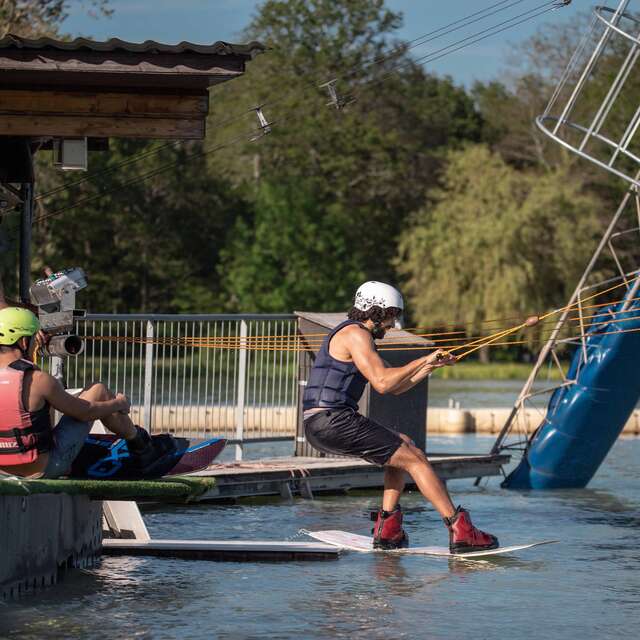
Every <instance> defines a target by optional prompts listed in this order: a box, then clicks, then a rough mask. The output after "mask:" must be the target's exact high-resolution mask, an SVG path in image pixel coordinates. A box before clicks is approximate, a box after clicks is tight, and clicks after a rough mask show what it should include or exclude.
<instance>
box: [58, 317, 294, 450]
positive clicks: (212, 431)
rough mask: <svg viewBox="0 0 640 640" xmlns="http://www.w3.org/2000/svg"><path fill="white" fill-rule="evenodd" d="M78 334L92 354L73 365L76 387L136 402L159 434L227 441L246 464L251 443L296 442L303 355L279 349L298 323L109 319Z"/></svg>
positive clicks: (137, 411)
mask: <svg viewBox="0 0 640 640" xmlns="http://www.w3.org/2000/svg"><path fill="white" fill-rule="evenodd" d="M77 333H78V335H80V336H82V337H85V338H86V343H85V350H84V352H83V353H82V354H81V355H80V356H77V357H75V358H69V359H68V360H67V361H66V363H65V373H66V382H67V385H68V386H69V387H70V388H77V387H83V386H85V385H87V384H89V383H90V382H92V381H97V380H100V381H102V382H104V383H105V384H107V385H108V386H109V388H111V389H112V390H114V391H117V392H121V393H124V394H126V395H127V396H128V397H129V399H130V400H131V404H132V412H131V414H132V418H133V420H134V421H135V422H137V423H138V424H141V425H144V426H145V427H146V428H148V429H149V430H150V431H151V432H152V433H160V432H162V433H166V432H170V433H173V434H176V435H181V436H185V437H190V438H209V437H212V436H215V435H221V436H224V437H227V438H230V439H231V440H233V441H235V442H236V458H238V459H240V458H241V457H242V444H243V443H245V442H248V441H266V440H272V439H282V438H293V437H294V436H295V430H296V410H297V400H298V398H297V394H298V382H297V374H298V351H297V350H296V349H292V348H288V349H276V348H274V345H276V344H278V345H280V344H286V345H291V344H292V343H293V341H294V340H295V335H296V321H295V316H293V315H272V314H270V315H219V314H215V315H142V314H140V315H139V314H135V315H110V314H99V315H88V316H87V317H86V318H81V319H78V321H77ZM96 338H97V339H96ZM185 339H186V340H185ZM185 342H192V343H193V344H185ZM258 343H260V344H261V345H263V346H266V347H267V348H262V349H256V348H254V347H255V345H256V344H258ZM204 345H206V346H204ZM247 345H248V348H247Z"/></svg>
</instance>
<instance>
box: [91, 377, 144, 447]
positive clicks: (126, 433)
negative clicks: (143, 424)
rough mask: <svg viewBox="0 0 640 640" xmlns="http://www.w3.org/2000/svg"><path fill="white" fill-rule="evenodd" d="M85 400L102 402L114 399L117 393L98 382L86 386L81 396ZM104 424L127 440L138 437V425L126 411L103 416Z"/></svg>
mask: <svg viewBox="0 0 640 640" xmlns="http://www.w3.org/2000/svg"><path fill="white" fill-rule="evenodd" d="M79 397H80V398H84V399H85V400H94V401H96V402H101V401H105V400H113V398H115V394H113V393H112V392H111V391H110V390H109V389H108V388H107V387H106V386H105V385H104V384H102V383H101V382H97V383H95V384H92V385H91V386H90V387H88V388H86V389H85V390H84V391H82V393H81V394H80V396H79ZM100 421H101V422H102V424H103V425H104V426H105V427H106V428H107V429H108V430H109V431H111V433H115V435H117V436H120V437H121V438H124V439H125V440H132V439H133V438H135V437H136V434H137V431H136V427H135V425H134V424H133V422H132V421H131V418H130V417H129V415H128V414H125V413H112V414H111V415H109V416H106V417H104V418H101V419H100Z"/></svg>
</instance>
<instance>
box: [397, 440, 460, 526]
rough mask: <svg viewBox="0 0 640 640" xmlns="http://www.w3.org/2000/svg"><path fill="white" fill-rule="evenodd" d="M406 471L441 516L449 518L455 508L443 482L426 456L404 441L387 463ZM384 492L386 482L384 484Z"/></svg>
mask: <svg viewBox="0 0 640 640" xmlns="http://www.w3.org/2000/svg"><path fill="white" fill-rule="evenodd" d="M387 464H388V465H389V467H395V468H397V469H402V470H404V471H406V472H407V473H408V474H409V475H410V476H411V477H412V478H413V480H414V482H415V483H416V485H417V486H418V489H419V490H420V493H422V495H423V496H424V497H425V498H426V499H427V500H429V502H431V504H433V506H434V507H435V508H436V510H437V511H438V513H439V514H440V515H441V516H442V517H443V518H451V517H452V516H453V515H454V513H455V511H456V509H455V507H454V506H453V502H451V497H450V496H449V492H448V491H447V488H446V487H445V486H444V483H443V482H442V480H440V478H439V477H438V475H437V474H436V472H435V471H434V470H433V467H432V466H431V464H430V462H429V461H428V460H427V456H426V455H425V454H424V452H423V451H420V449H418V448H417V447H416V446H414V445H412V444H409V443H407V442H404V443H403V444H402V445H401V446H400V448H399V449H398V450H397V451H396V452H395V453H394V454H393V455H392V456H391V458H390V459H389V462H388V463H387ZM385 494H386V484H385Z"/></svg>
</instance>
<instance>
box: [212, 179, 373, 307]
mask: <svg viewBox="0 0 640 640" xmlns="http://www.w3.org/2000/svg"><path fill="white" fill-rule="evenodd" d="M344 219H345V216H344V212H343V211H341V210H340V207H339V205H337V204H336V205H333V206H330V207H327V208H326V209H323V208H321V207H319V206H318V203H317V199H316V197H315V194H314V193H313V192H312V191H311V190H310V189H309V188H307V187H306V186H305V185H304V184H301V183H300V182H294V181H291V182H288V183H282V182H279V183H278V184H271V183H268V182H263V183H262V184H261V185H260V188H259V190H258V194H257V197H256V201H255V213H254V217H253V219H252V220H251V224H248V223H247V221H245V220H244V219H239V220H238V222H237V223H236V225H235V228H234V230H233V232H232V233H231V234H230V242H229V243H228V245H227V246H226V247H225V249H223V252H222V263H221V265H220V267H219V274H220V278H221V280H222V282H223V283H224V287H225V290H226V295H225V299H226V301H227V305H228V308H229V309H230V310H232V311H238V310H242V311H264V312H283V311H292V310H293V309H312V310H317V311H335V310H337V309H338V310H339V309H341V308H344V307H346V306H347V305H348V303H349V300H350V298H351V297H352V296H353V291H354V289H355V287H356V286H357V285H358V284H359V283H360V281H362V280H363V279H364V277H365V274H364V273H363V271H362V267H361V265H362V256H361V255H360V254H359V253H358V252H357V251H354V250H353V249H352V243H353V242H357V239H355V238H353V237H352V235H353V234H351V233H349V229H344V228H342V227H341V225H342V224H343V221H344Z"/></svg>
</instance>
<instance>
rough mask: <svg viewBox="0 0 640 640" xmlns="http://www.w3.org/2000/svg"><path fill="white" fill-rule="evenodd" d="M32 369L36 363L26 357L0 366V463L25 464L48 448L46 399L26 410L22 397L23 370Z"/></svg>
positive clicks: (49, 435)
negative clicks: (39, 407) (41, 404)
mask: <svg viewBox="0 0 640 640" xmlns="http://www.w3.org/2000/svg"><path fill="white" fill-rule="evenodd" d="M33 369H36V366H35V365H34V364H33V363H32V362H29V361H28V360H16V361H15V362H12V363H11V364H10V365H9V366H8V367H4V368H0V466H12V465H16V464H28V463H30V462H34V461H35V460H36V459H37V457H38V455H39V454H41V453H45V452H47V451H50V450H51V446H52V443H53V439H52V436H51V417H50V415H49V403H48V402H45V404H44V407H42V409H38V410H37V411H27V410H26V409H25V406H24V403H23V401H22V386H23V382H24V374H25V371H32V370H33Z"/></svg>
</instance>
